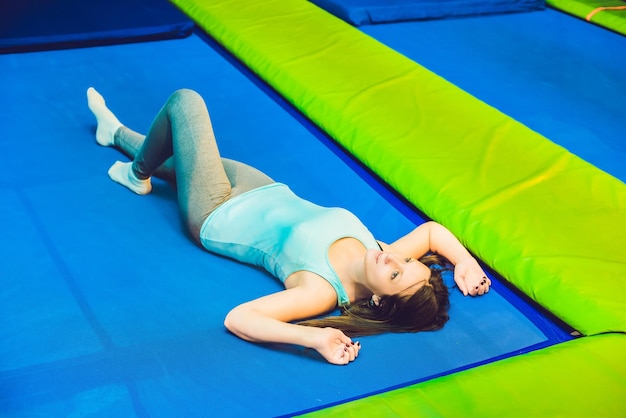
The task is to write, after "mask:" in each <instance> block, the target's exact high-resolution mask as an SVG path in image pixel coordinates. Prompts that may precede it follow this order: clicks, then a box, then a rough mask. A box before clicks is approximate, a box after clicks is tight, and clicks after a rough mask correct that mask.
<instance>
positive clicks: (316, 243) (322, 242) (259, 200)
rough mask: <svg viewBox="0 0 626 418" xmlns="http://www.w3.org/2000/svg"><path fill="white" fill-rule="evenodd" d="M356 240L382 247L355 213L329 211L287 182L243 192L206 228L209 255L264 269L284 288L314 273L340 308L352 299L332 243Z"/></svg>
mask: <svg viewBox="0 0 626 418" xmlns="http://www.w3.org/2000/svg"><path fill="white" fill-rule="evenodd" d="M346 237H351V238H356V239H357V240H359V241H361V243H363V245H364V246H365V247H366V248H367V249H370V248H379V247H378V243H377V242H376V240H375V239H374V236H373V235H372V233H371V232H370V231H369V230H368V229H367V228H366V227H365V226H364V225H363V224H362V223H361V221H360V220H359V219H358V218H357V217H356V216H355V215H353V214H352V213H350V212H349V211H347V210H345V209H341V208H326V207H322V206H318V205H316V204H313V203H311V202H309V201H307V200H304V199H302V198H300V197H298V196H296V194H294V193H293V192H292V191H291V190H290V189H289V187H287V186H286V185H285V184H282V183H272V184H270V185H267V186H263V187H260V188H258V189H254V190H251V191H249V192H246V193H243V194H241V195H239V196H237V197H234V198H233V199H231V200H229V201H227V202H226V203H224V204H223V205H221V206H220V207H218V208H217V209H216V210H215V211H213V212H212V213H211V214H210V215H209V217H208V218H207V220H206V221H205V222H204V224H203V225H202V229H201V230H200V242H201V243H202V245H203V246H204V248H206V249H207V250H209V251H211V252H214V253H217V254H221V255H224V256H227V257H231V258H234V259H236V260H239V261H242V262H245V263H249V264H253V265H257V266H261V267H263V268H265V269H266V270H267V271H268V272H270V273H271V274H273V275H274V276H276V277H277V278H279V279H280V280H281V281H282V282H283V283H284V282H285V280H286V279H287V277H289V276H290V275H291V274H292V273H295V272H297V271H302V270H306V271H310V272H313V273H315V274H317V275H319V276H321V277H323V278H324V279H325V280H326V281H328V283H330V284H331V285H332V286H333V288H334V289H335V291H336V292H337V301H338V303H339V305H340V306H344V305H349V304H350V300H349V299H348V296H347V294H346V291H345V289H344V287H343V285H342V284H341V281H340V280H339V277H337V274H336V273H335V271H334V269H333V268H332V266H331V265H330V262H329V260H328V250H329V248H330V246H331V244H332V243H334V242H335V241H337V240H338V239H341V238H346Z"/></svg>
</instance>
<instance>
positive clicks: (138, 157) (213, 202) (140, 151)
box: [114, 89, 274, 241]
mask: <svg viewBox="0 0 626 418" xmlns="http://www.w3.org/2000/svg"><path fill="white" fill-rule="evenodd" d="M114 144H115V145H116V146H117V147H119V148H120V149H121V150H122V151H123V152H124V153H125V154H126V155H128V156H129V157H130V158H132V159H133V165H132V168H133V171H134V172H135V174H136V175H137V177H138V178H141V179H145V178H148V177H150V176H152V175H154V176H156V177H159V178H163V179H165V180H167V181H170V182H173V183H175V185H176V189H177V193H178V207H179V209H180V212H181V215H182V217H183V220H184V221H185V223H186V225H187V228H188V229H189V231H190V233H191V235H192V236H193V237H194V239H196V240H198V241H199V237H200V228H201V227H202V224H203V223H204V221H205V220H206V218H207V217H208V216H209V214H210V213H211V212H213V211H214V210H215V209H216V208H217V207H218V206H220V205H221V204H222V203H224V202H226V201H227V200H228V199H230V198H232V197H235V196H237V195H240V194H242V193H245V192H247V191H249V190H252V189H256V188H258V187H261V186H265V185H267V184H271V183H274V181H273V180H272V179H271V178H269V177H268V176H267V175H265V174H264V173H262V172H261V171H259V170H257V169H256V168H253V167H250V166H248V165H246V164H243V163H240V162H237V161H233V160H228V159H223V158H221V157H220V153H219V150H218V148H217V144H216V142H215V135H214V134H213V128H212V125H211V119H210V118H209V112H208V110H207V108H206V104H205V103H204V100H203V99H202V97H200V95H199V94H198V93H196V92H195V91H192V90H186V89H182V90H177V91H176V92H174V93H173V94H172V95H171V96H170V97H169V99H168V100H167V102H166V103H165V105H164V106H163V107H162V108H161V110H160V111H159V113H158V114H157V116H156V118H155V119H154V121H153V122H152V125H151V126H150V129H149V130H148V134H147V135H146V136H144V135H141V134H139V133H137V132H134V131H132V130H130V129H128V128H126V127H121V128H120V129H118V130H117V132H116V133H115V138H114Z"/></svg>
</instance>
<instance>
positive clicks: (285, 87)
mask: <svg viewBox="0 0 626 418" xmlns="http://www.w3.org/2000/svg"><path fill="white" fill-rule="evenodd" d="M174 3H176V4H177V5H178V6H179V7H180V8H181V9H182V10H183V11H184V12H186V13H187V14H188V15H189V16H190V17H191V18H192V19H193V20H194V21H195V22H196V23H197V24H198V25H199V26H200V27H201V28H203V29H204V30H205V31H206V32H207V33H208V34H209V35H211V36H212V37H213V38H215V39H216V40H217V41H218V42H219V43H220V44H222V45H223V46H224V47H225V48H227V49H228V50H229V51H230V52H231V53H232V54H234V55H235V56H236V57H237V58H239V59H240V60H241V61H243V62H244V63H245V64H246V65H247V66H248V67H249V68H250V69H251V70H252V71H253V72H255V73H256V74H258V75H259V76H260V77H261V78H262V79H264V80H265V81H266V82H268V83H269V84H270V85H271V86H273V87H274V88H275V89H276V90H277V91H278V92H279V93H280V94H281V95H283V96H284V97H285V98H286V99H287V100H289V101H290V102H291V103H292V104H293V105H294V106H295V107H296V108H297V109H299V110H300V111H301V112H302V113H303V114H304V115H306V116H307V117H308V118H310V119H311V120H312V121H313V122H314V123H316V124H317V125H318V126H320V127H321V128H322V129H323V130H325V131H326V132H327V133H328V134H329V135H330V136H331V137H332V138H334V139H335V140H336V141H337V142H339V143H340V144H341V145H342V146H343V147H345V149H346V150H347V151H349V152H350V153H352V154H353V155H354V156H355V157H356V158H358V159H359V160H360V161H362V162H363V163H364V164H365V165H367V166H368V167H369V168H370V169H372V170H373V171H374V172H375V173H377V174H378V175H379V176H380V177H381V178H382V179H383V180H384V181H386V182H387V183H388V184H389V185H390V186H391V187H393V188H394V189H395V190H397V191H398V192H399V193H400V194H401V195H403V196H405V197H406V198H407V199H408V200H409V201H410V202H412V203H413V204H414V205H415V206H416V207H417V208H419V209H420V210H422V211H423V212H424V213H425V214H426V215H428V216H430V217H431V218H433V219H434V220H436V221H439V222H441V223H442V224H444V225H446V226H447V227H448V228H449V229H451V230H452V231H453V232H454V233H455V234H456V235H457V236H459V237H460V239H461V240H462V241H463V243H464V244H465V245H466V246H468V247H469V248H470V249H471V250H472V251H473V252H474V253H475V254H476V255H477V256H478V257H480V258H481V259H482V260H484V261H485V262H486V263H487V264H488V265H489V266H491V267H492V268H494V269H495V270H496V271H498V272H499V273H500V274H502V275H503V276H504V277H505V278H507V279H508V280H510V281H511V282H512V283H513V284H514V285H515V286H517V287H518V288H519V289H521V290H522V291H523V292H525V293H526V294H527V295H529V296H530V297H532V298H533V299H535V300H536V301H538V302H539V303H540V304H542V305H543V306H545V307H547V308H548V309H549V310H551V311H552V312H554V313H555V314H556V315H557V316H559V317H560V318H561V319H563V320H564V321H566V322H567V323H569V324H571V325H572V326H573V327H575V328H576V329H578V330H579V331H581V332H582V333H584V334H596V333H602V332H606V331H624V330H626V310H624V309H623V307H624V306H626V292H625V290H624V282H625V279H626V251H624V248H625V244H626V186H625V185H624V183H622V182H621V181H619V180H617V179H615V178H614V177H611V176H609V175H608V174H606V173H604V172H602V171H600V170H598V169H597V168H596V167H594V166H592V165H590V164H588V163H586V162H585V161H583V160H581V159H580V158H578V157H576V156H574V155H572V154H571V153H569V152H567V151H566V150H565V149H563V148H561V147H560V146H558V145H556V144H554V143H553V142H551V141H549V140H548V139H546V138H544V137H542V136H541V135H539V134H537V133H536V132H534V131H532V130H530V129H529V128H527V127H526V126H524V125H522V124H520V123H518V122H516V121H515V120H513V119H512V118H510V117H508V116H506V115H504V114H502V113H501V112H499V111H498V110H496V109H494V108H493V107H490V106H488V105H487V104H485V103H483V102H481V101H479V100H478V99H476V98H475V97H473V96H471V95H469V94H468V93H466V92H464V91H463V90H461V89H459V88H457V87H456V86H454V85H452V84H450V83H449V82H447V81H446V80H444V79H442V78H441V77H439V76H437V75H436V74H434V73H432V72H430V71H428V70H427V69H425V68H423V67H421V66H420V65H418V64H417V63H415V62H413V61H411V60H410V59H408V58H406V57H404V56H403V55H401V54H399V53H397V52H396V51H394V50H392V49H390V48H388V47H386V46H384V45H383V44H381V43H379V42H378V41H376V40H374V39H372V38H370V37H369V36H367V35H365V34H363V33H361V32H360V31H358V30H357V29H355V28H353V27H351V26H350V25H348V24H347V23H345V22H343V21H341V20H340V19H338V18H335V17H334V16H332V15H330V14H328V13H326V12H324V11H323V10H321V9H319V8H317V7H316V6H314V5H313V4H311V3H310V2H308V1H302V0H268V1H264V2H262V3H258V4H257V3H254V2H249V1H247V0H214V1H211V2H208V1H207V2H200V1H198V0H195V1H194V0H174ZM294 146H295V145H294Z"/></svg>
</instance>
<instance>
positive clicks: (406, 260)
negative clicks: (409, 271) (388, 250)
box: [404, 257, 413, 263]
mask: <svg viewBox="0 0 626 418" xmlns="http://www.w3.org/2000/svg"><path fill="white" fill-rule="evenodd" d="M411 260H413V259H412V258H411V257H407V258H405V259H404V262H405V263H410V262H411Z"/></svg>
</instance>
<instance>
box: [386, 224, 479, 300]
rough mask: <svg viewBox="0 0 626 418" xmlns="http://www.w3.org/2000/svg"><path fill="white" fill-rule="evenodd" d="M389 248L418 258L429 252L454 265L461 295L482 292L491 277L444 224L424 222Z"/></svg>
mask: <svg viewBox="0 0 626 418" xmlns="http://www.w3.org/2000/svg"><path fill="white" fill-rule="evenodd" d="M391 248H392V249H393V251H397V252H398V253H400V254H405V255H411V256H412V257H415V258H419V257H421V256H423V255H424V254H426V253H428V252H433V253H436V254H439V255H441V256H443V257H445V258H447V259H448V260H449V261H450V262H451V263H452V264H453V265H454V281H455V282H456V284H457V286H458V287H459V289H460V290H461V291H462V292H463V294H464V295H465V296H467V295H471V296H477V295H483V294H485V293H487V292H488V291H489V286H491V280H490V279H489V278H488V277H487V275H486V274H485V272H484V271H483V269H482V268H481V267H480V265H479V264H478V262H477V261H476V259H475V258H474V257H472V255H471V254H470V253H469V251H468V250H467V249H466V248H465V247H464V246H463V244H461V242H460V241H459V240H458V239H457V238H456V237H455V236H454V234H452V232H450V231H449V230H448V229H447V228H445V227H444V226H442V225H440V224H438V223H436V222H426V223H424V224H422V225H420V226H418V227H417V228H415V229H414V230H413V231H411V232H410V233H409V234H407V235H405V236H403V237H402V238H400V239H399V240H397V241H396V242H394V243H393V244H391Z"/></svg>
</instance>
